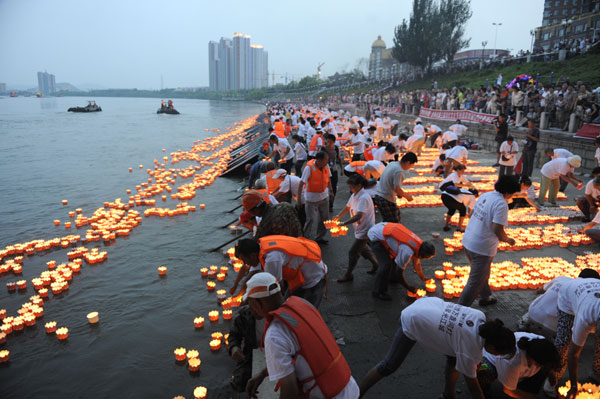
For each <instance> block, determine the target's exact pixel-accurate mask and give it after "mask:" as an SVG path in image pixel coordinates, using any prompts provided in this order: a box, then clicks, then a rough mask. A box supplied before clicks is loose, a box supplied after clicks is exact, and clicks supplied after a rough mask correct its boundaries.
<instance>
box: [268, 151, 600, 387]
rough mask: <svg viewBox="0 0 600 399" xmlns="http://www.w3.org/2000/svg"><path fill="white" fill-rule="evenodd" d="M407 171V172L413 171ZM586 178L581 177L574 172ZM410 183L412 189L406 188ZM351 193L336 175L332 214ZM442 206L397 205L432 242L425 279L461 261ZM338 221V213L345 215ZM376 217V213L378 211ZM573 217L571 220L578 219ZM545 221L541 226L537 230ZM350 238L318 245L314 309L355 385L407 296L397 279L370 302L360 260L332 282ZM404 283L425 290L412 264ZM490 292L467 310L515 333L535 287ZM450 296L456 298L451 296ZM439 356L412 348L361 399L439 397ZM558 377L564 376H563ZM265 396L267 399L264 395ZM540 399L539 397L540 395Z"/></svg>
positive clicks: (384, 346)
mask: <svg viewBox="0 0 600 399" xmlns="http://www.w3.org/2000/svg"><path fill="white" fill-rule="evenodd" d="M469 158H470V159H474V160H477V161H479V162H480V165H478V166H491V165H492V164H494V162H495V154H492V153H490V152H488V151H485V150H479V151H469ZM415 175H416V173H414V172H409V173H407V176H406V177H410V176H415ZM579 178H580V179H583V180H584V181H585V182H587V180H589V179H588V178H586V177H583V176H579ZM533 180H534V181H538V182H539V169H536V170H535V171H534V176H533ZM409 187H411V186H409ZM566 194H567V197H568V199H567V201H560V205H574V198H575V197H577V196H579V195H582V192H581V191H577V190H576V189H575V188H574V187H573V186H569V188H568V189H567V191H566ZM349 196H350V193H349V190H348V186H347V184H346V178H345V177H342V178H340V182H339V183H338V194H337V196H336V199H335V204H334V212H333V214H332V217H333V216H335V215H336V214H337V213H338V212H339V211H340V210H341V209H343V207H344V206H345V204H346V202H347V200H348V198H349ZM445 211H446V208H444V207H434V208H403V209H401V215H402V223H403V224H405V225H406V226H407V227H408V228H410V229H411V230H413V231H414V232H415V233H417V234H418V235H419V236H420V237H421V238H423V239H424V240H434V242H435V246H436V250H437V255H436V256H435V257H434V258H433V259H429V260H425V261H423V270H424V272H425V275H426V276H427V278H433V277H434V273H433V272H434V270H437V269H441V268H442V262H446V261H449V262H452V263H453V264H454V265H468V260H467V257H466V255H465V253H464V250H463V251H460V252H459V253H457V254H454V255H452V256H446V255H445V252H444V246H443V238H447V237H451V236H452V234H453V233H454V229H452V230H451V231H449V232H444V231H443V230H442V226H443V217H444V214H445ZM344 220H345V218H344ZM377 221H378V222H379V221H381V217H380V216H379V215H377ZM581 223H582V222H581V221H573V222H570V224H581ZM545 226H549V225H542V227H545ZM433 232H438V233H440V234H441V237H440V238H439V239H433V238H432V233H433ZM352 241H353V233H352V229H351V230H350V231H349V232H348V235H347V236H345V237H339V238H329V245H323V246H322V251H323V259H324V260H325V262H326V264H327V266H328V268H329V293H328V296H329V299H328V300H324V301H323V303H322V305H321V313H322V314H323V317H324V318H325V320H326V321H327V323H328V325H329V326H330V328H331V330H332V332H333V333H334V335H335V337H336V338H338V342H340V347H341V349H342V352H343V353H344V356H345V357H346V359H347V361H348V363H349V364H350V367H351V368H352V374H353V376H354V378H355V379H356V380H357V381H358V382H359V383H360V381H361V380H362V378H363V377H364V376H365V375H366V373H367V371H368V370H369V369H370V368H371V367H372V366H374V365H375V364H376V363H377V362H378V361H380V360H381V359H383V357H384V356H385V354H386V352H387V350H388V348H389V346H390V344H391V340H392V338H393V336H394V334H395V332H396V330H397V328H398V319H399V316H400V312H401V311H402V309H404V308H405V307H406V306H407V305H409V304H410V303H412V300H411V299H410V298H408V297H407V295H406V290H405V289H404V288H403V287H402V286H401V285H399V284H396V285H390V291H389V292H390V294H391V295H392V297H393V300H392V301H389V302H386V301H381V300H377V299H374V298H373V297H372V296H371V291H372V289H373V285H374V276H371V275H368V274H367V273H366V271H367V270H368V269H369V267H370V264H369V262H368V261H366V260H364V259H362V258H361V260H360V261H359V263H358V266H357V267H356V269H355V271H354V281H352V282H349V283H344V284H339V283H337V282H336V281H335V280H336V279H337V278H338V277H340V276H341V275H342V274H343V273H344V271H345V270H346V267H347V262H348V259H347V254H348V250H349V249H350V246H351V244H352ZM586 252H593V253H597V252H599V247H598V244H591V245H583V246H578V247H573V246H571V247H568V248H561V247H559V246H551V247H544V248H543V249H528V250H522V251H499V252H498V254H497V256H496V258H495V260H494V261H495V262H500V261H514V262H516V263H519V261H520V259H521V258H524V257H545V256H550V257H561V258H563V259H565V260H567V261H569V262H574V261H575V258H576V256H577V255H584V254H585V253H586ZM405 275H406V277H407V280H408V281H409V282H410V283H413V284H415V285H418V286H419V288H424V287H423V284H422V282H421V281H420V279H419V278H418V277H417V276H416V274H415V273H414V271H413V270H412V268H411V267H409V268H408V269H407V271H406V273H405ZM437 286H438V288H437V291H436V292H435V293H433V294H431V293H429V294H428V295H430V296H431V295H435V296H438V297H442V296H443V295H442V292H441V284H439V281H438V283H437ZM494 296H496V297H497V298H498V303H497V304H495V305H492V306H489V307H486V308H479V306H478V305H477V301H475V302H474V304H473V307H475V308H477V309H480V310H482V311H483V312H484V313H485V314H486V315H487V317H488V318H500V319H501V320H503V321H504V323H505V324H506V325H507V326H508V327H509V328H511V329H513V330H514V331H517V323H518V321H519V319H520V317H521V315H523V314H524V313H525V312H526V311H527V309H528V307H529V304H530V303H531V301H533V299H534V298H535V297H536V293H535V291H534V290H508V291H495V292H494ZM450 301H453V302H456V301H457V300H456V299H452V300H450ZM593 339H594V338H593V337H589V338H588V341H587V343H586V346H585V347H584V350H583V352H582V355H581V358H580V363H579V381H580V382H585V381H589V378H588V377H589V376H590V375H591V373H592V367H591V366H592V358H593V354H594V347H593V343H594V342H593ZM444 364H445V358H444V357H443V356H440V355H438V354H435V353H432V352H428V351H426V350H424V349H422V348H420V347H418V346H416V347H415V348H413V350H412V352H411V353H410V354H409V355H408V357H407V358H406V360H405V362H404V364H403V365H402V367H401V368H400V369H399V370H398V371H396V372H395V373H394V374H393V375H391V376H389V377H388V378H386V379H384V380H382V381H381V382H380V383H379V384H377V385H376V386H375V387H374V388H372V389H371V390H370V391H369V393H368V395H367V396H366V397H367V398H400V397H401V398H405V399H423V398H438V397H439V396H440V395H441V392H442V387H443V382H444V376H443V374H444ZM566 376H567V375H566V374H565V377H563V380H562V381H564V380H565V378H566ZM457 390H458V392H457V396H456V397H457V398H469V397H470V395H469V392H468V390H467V387H466V385H465V383H464V379H463V378H460V379H459V382H458V385H457ZM493 391H494V394H493V397H494V398H505V397H507V396H506V395H504V394H503V393H502V391H501V386H500V385H499V384H495V385H494V390H493ZM269 394H270V393H269ZM266 397H271V396H266ZM540 397H544V395H543V394H540Z"/></svg>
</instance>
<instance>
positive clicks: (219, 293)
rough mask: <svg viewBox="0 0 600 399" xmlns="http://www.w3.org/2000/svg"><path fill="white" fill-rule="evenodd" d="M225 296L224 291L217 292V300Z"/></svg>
mask: <svg viewBox="0 0 600 399" xmlns="http://www.w3.org/2000/svg"><path fill="white" fill-rule="evenodd" d="M226 296H227V291H225V290H217V299H219V300H223V299H225V297H226Z"/></svg>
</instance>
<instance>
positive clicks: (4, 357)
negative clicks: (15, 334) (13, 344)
mask: <svg viewBox="0 0 600 399" xmlns="http://www.w3.org/2000/svg"><path fill="white" fill-rule="evenodd" d="M9 355H10V351H9V350H6V349H5V350H1V351H0V363H5V362H8V357H9Z"/></svg>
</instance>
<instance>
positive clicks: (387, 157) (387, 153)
mask: <svg viewBox="0 0 600 399" xmlns="http://www.w3.org/2000/svg"><path fill="white" fill-rule="evenodd" d="M395 156H396V147H394V146H393V145H391V144H386V145H385V147H379V148H378V149H376V150H373V159H374V160H375V161H380V162H386V163H387V162H390V161H393V160H394V158H395Z"/></svg>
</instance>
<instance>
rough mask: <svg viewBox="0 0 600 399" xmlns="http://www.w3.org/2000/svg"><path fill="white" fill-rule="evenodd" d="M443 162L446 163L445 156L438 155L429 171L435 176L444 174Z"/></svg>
mask: <svg viewBox="0 0 600 399" xmlns="http://www.w3.org/2000/svg"><path fill="white" fill-rule="evenodd" d="M444 162H446V154H440V156H439V157H437V158H436V159H435V161H433V166H432V167H431V170H432V171H433V173H434V174H435V175H436V176H440V175H443V174H444Z"/></svg>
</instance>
